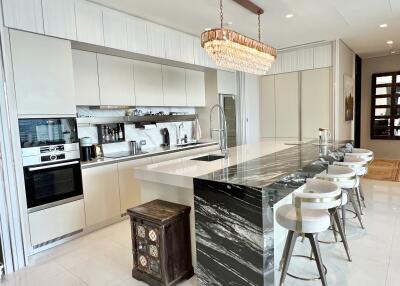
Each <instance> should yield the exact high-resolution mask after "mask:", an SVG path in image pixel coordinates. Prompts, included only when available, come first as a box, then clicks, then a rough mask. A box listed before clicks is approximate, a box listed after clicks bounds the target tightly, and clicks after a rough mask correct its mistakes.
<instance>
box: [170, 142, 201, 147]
mask: <svg viewBox="0 0 400 286" xmlns="http://www.w3.org/2000/svg"><path fill="white" fill-rule="evenodd" d="M199 144H203V143H201V142H189V143H183V144H178V145H176V146H177V147H186V146H193V145H199Z"/></svg>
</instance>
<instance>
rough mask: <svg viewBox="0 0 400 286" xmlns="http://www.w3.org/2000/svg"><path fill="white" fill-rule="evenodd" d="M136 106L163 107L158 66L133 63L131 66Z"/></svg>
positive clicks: (160, 74) (160, 72) (160, 73)
mask: <svg viewBox="0 0 400 286" xmlns="http://www.w3.org/2000/svg"><path fill="white" fill-rule="evenodd" d="M133 69H134V79H135V96H136V105H137V106H163V105H164V96H163V82H162V71H161V65H160V64H153V63H148V62H142V61H135V62H134V64H133Z"/></svg>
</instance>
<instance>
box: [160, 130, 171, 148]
mask: <svg viewBox="0 0 400 286" xmlns="http://www.w3.org/2000/svg"><path fill="white" fill-rule="evenodd" d="M161 134H162V136H163V144H162V145H163V146H169V145H170V138H169V131H168V128H163V129H161Z"/></svg>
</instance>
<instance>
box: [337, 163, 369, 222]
mask: <svg viewBox="0 0 400 286" xmlns="http://www.w3.org/2000/svg"><path fill="white" fill-rule="evenodd" d="M333 165H335V166H343V167H348V168H351V169H353V170H354V171H355V172H356V175H357V180H358V182H357V184H356V185H357V187H356V188H355V190H356V195H357V201H358V206H359V208H360V212H361V214H363V210H362V206H361V203H362V204H363V206H364V208H365V207H366V205H365V198H364V195H363V194H362V192H361V188H360V177H362V176H364V175H365V174H367V173H368V162H367V161H366V160H364V159H363V157H358V156H345V157H344V161H343V162H334V163H333Z"/></svg>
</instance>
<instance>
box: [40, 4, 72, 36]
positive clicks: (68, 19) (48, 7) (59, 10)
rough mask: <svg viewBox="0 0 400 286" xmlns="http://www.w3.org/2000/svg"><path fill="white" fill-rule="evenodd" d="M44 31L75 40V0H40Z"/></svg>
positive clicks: (47, 33) (51, 34)
mask: <svg viewBox="0 0 400 286" xmlns="http://www.w3.org/2000/svg"><path fill="white" fill-rule="evenodd" d="M42 6H43V23H44V33H45V34H46V35H49V36H54V37H59V38H64V39H69V40H76V18H75V0H42Z"/></svg>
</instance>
